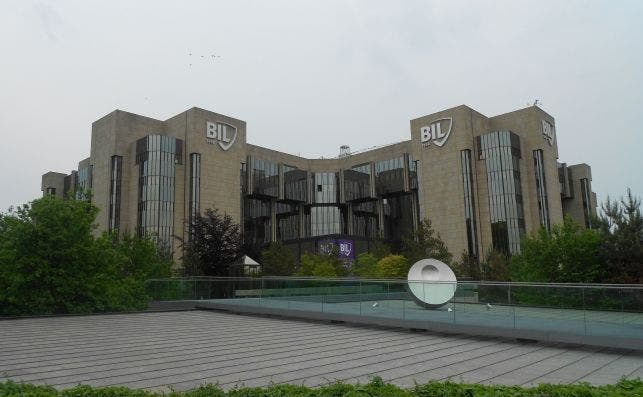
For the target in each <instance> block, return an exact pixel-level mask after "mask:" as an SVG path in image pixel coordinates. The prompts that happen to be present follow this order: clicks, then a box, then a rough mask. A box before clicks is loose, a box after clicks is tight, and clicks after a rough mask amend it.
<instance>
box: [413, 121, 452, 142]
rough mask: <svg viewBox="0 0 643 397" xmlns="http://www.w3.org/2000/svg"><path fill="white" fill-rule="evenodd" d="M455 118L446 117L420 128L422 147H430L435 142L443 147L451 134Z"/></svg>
mask: <svg viewBox="0 0 643 397" xmlns="http://www.w3.org/2000/svg"><path fill="white" fill-rule="evenodd" d="M452 126H453V118H452V117H445V118H441V119H438V120H434V121H432V122H431V123H430V124H429V125H427V126H424V127H422V128H420V142H421V143H422V147H429V146H431V143H433V144H434V145H435V146H437V147H442V146H444V144H445V143H446V141H447V139H449V135H451V127H452Z"/></svg>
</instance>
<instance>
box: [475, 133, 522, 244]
mask: <svg viewBox="0 0 643 397" xmlns="http://www.w3.org/2000/svg"><path fill="white" fill-rule="evenodd" d="M480 138H481V139H480V158H481V159H483V160H485V165H486V169H487V186H488V191H489V212H490V215H491V230H492V241H493V246H494V248H495V249H498V250H501V251H504V252H506V253H510V254H516V253H519V252H520V239H521V237H522V236H523V235H524V234H525V227H524V222H525V221H524V211H523V209H522V189H521V178H520V168H519V165H520V164H519V159H520V156H521V152H520V138H519V137H518V136H517V135H515V134H513V133H512V132H510V131H494V132H490V133H488V134H485V135H482V136H481V137H480Z"/></svg>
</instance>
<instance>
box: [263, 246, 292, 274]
mask: <svg viewBox="0 0 643 397" xmlns="http://www.w3.org/2000/svg"><path fill="white" fill-rule="evenodd" d="M294 272H295V256H294V255H293V253H292V251H291V250H289V249H288V248H286V247H284V245H283V244H282V243H281V241H277V242H273V243H270V245H269V246H268V248H267V249H265V250H264V251H263V252H262V253H261V273H262V274H263V275H264V276H292V275H293V273H294Z"/></svg>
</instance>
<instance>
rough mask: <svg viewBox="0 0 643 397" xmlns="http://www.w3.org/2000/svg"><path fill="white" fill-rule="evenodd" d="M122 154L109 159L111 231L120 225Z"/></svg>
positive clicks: (109, 223)
mask: <svg viewBox="0 0 643 397" xmlns="http://www.w3.org/2000/svg"><path fill="white" fill-rule="evenodd" d="M122 165H123V157H122V156H112V158H111V161H110V183H109V222H108V225H109V231H110V232H113V231H116V230H118V229H119V227H120V218H121V180H122V172H123V171H122Z"/></svg>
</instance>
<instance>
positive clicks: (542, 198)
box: [534, 150, 550, 231]
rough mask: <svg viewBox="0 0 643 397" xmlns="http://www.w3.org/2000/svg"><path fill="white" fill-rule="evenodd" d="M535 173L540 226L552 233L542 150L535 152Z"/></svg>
mask: <svg viewBox="0 0 643 397" xmlns="http://www.w3.org/2000/svg"><path fill="white" fill-rule="evenodd" d="M534 171H535V174H536V175H535V176H536V197H537V199H538V216H539V218H540V226H542V227H544V228H545V229H547V231H550V226H549V203H548V201H547V181H546V179H545V166H544V157H543V151H542V150H534Z"/></svg>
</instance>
